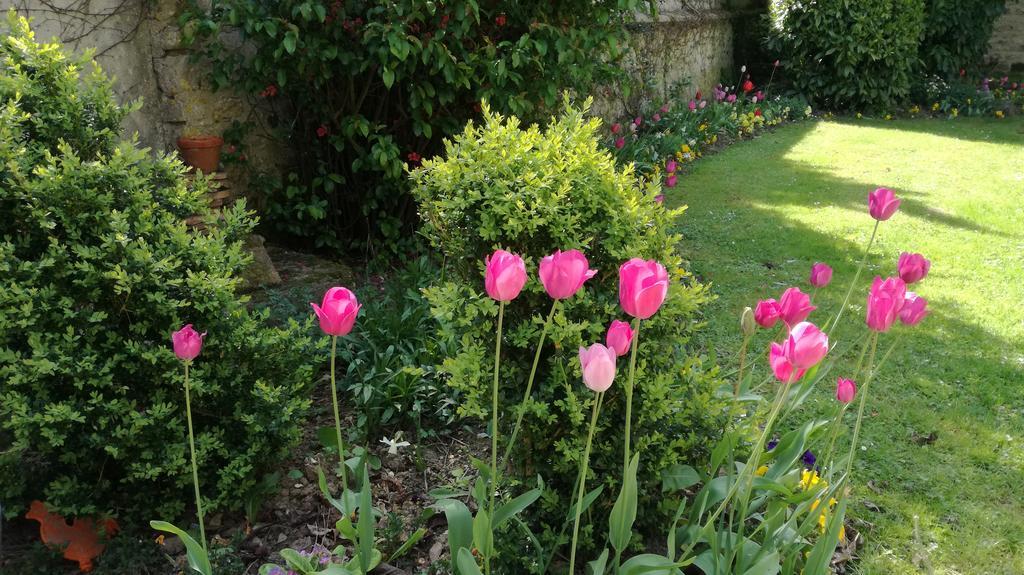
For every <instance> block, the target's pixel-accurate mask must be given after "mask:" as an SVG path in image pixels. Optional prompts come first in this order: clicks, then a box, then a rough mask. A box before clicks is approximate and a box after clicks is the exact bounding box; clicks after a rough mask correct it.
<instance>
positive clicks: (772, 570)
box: [743, 551, 831, 575]
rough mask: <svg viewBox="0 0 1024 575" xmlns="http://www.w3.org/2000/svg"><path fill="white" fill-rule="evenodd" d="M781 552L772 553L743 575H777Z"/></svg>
mask: <svg viewBox="0 0 1024 575" xmlns="http://www.w3.org/2000/svg"><path fill="white" fill-rule="evenodd" d="M829 557H831V555H829ZM779 567H780V566H779V552H778V551H772V552H771V553H769V554H767V555H765V556H764V557H762V558H761V559H760V560H759V561H758V562H757V563H754V564H753V565H751V566H750V569H747V570H746V571H744V572H743V575H776V574H777V573H778V572H779Z"/></svg>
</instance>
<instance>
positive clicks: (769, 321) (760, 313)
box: [754, 299, 781, 328]
mask: <svg viewBox="0 0 1024 575" xmlns="http://www.w3.org/2000/svg"><path fill="white" fill-rule="evenodd" d="M780 317H781V316H780V315H779V302H777V301H775V300H774V299H763V300H761V301H759V302H757V305H756V306H755V307H754V321H756V322H757V325H759V326H761V327H763V328H769V327H772V326H774V325H775V324H776V323H777V322H778V321H779V318H780Z"/></svg>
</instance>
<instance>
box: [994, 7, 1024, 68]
mask: <svg viewBox="0 0 1024 575" xmlns="http://www.w3.org/2000/svg"><path fill="white" fill-rule="evenodd" d="M988 57H989V59H990V60H991V61H992V63H993V64H994V65H995V66H996V68H997V69H998V70H1000V71H1014V72H1024V1H1021V0H1010V2H1007V4H1006V13H1005V14H1003V15H1002V16H1000V17H999V19H998V20H996V23H995V26H994V28H993V30H992V38H991V39H990V40H989V45H988Z"/></svg>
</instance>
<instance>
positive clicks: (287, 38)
mask: <svg viewBox="0 0 1024 575" xmlns="http://www.w3.org/2000/svg"><path fill="white" fill-rule="evenodd" d="M298 39H299V35H298V34H297V33H296V32H295V31H293V30H289V31H288V32H287V33H285V35H284V40H282V41H281V43H282V44H283V45H284V49H285V50H287V51H288V53H289V54H294V53H295V43H296V42H297V41H298Z"/></svg>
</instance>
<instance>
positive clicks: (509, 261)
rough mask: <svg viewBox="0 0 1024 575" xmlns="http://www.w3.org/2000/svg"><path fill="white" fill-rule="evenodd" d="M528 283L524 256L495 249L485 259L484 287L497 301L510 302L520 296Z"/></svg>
mask: <svg viewBox="0 0 1024 575" xmlns="http://www.w3.org/2000/svg"><path fill="white" fill-rule="evenodd" d="M525 284H526V264H524V263H523V258H521V257H519V256H517V255H516V254H512V253H509V252H506V251H505V250H495V251H494V253H493V254H491V255H490V256H488V257H487V258H485V259H484V289H486V290H487V295H489V296H491V299H493V300H496V301H504V302H509V301H512V300H514V299H516V298H517V297H519V292H520V291H522V290H523V285H525Z"/></svg>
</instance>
